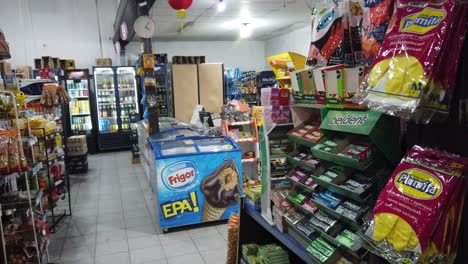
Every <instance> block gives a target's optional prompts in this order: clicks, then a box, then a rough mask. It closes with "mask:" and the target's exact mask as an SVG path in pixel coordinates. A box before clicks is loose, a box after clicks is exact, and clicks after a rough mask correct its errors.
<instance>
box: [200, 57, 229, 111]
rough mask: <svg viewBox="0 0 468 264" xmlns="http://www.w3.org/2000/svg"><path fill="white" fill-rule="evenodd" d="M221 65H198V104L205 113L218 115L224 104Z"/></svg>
mask: <svg viewBox="0 0 468 264" xmlns="http://www.w3.org/2000/svg"><path fill="white" fill-rule="evenodd" d="M223 76H224V75H223V64H222V63H204V64H199V65H198V78H199V83H200V87H199V89H200V104H201V105H203V106H205V109H206V111H208V112H214V113H220V112H221V106H222V105H223V103H224V87H223V85H224V80H223V78H224V77H223Z"/></svg>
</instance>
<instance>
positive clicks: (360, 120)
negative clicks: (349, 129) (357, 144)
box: [330, 115, 369, 126]
mask: <svg viewBox="0 0 468 264" xmlns="http://www.w3.org/2000/svg"><path fill="white" fill-rule="evenodd" d="M368 118H369V116H368V115H365V116H360V117H357V116H353V115H346V116H344V117H338V116H335V117H333V118H332V120H331V121H330V125H352V126H360V125H363V124H364V123H365V122H366V120H367V119H368Z"/></svg>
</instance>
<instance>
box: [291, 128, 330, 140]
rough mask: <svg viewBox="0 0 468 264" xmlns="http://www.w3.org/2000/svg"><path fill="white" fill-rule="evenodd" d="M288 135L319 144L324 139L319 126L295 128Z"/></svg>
mask: <svg viewBox="0 0 468 264" xmlns="http://www.w3.org/2000/svg"><path fill="white" fill-rule="evenodd" d="M288 135H291V136H295V137H298V138H302V139H305V140H308V141H311V142H314V143H316V142H319V141H320V139H321V138H322V136H321V133H320V130H319V128H318V126H315V125H306V126H304V127H303V128H301V127H299V128H295V129H293V130H291V131H290V132H288Z"/></svg>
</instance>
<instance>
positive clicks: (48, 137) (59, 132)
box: [38, 131, 62, 140]
mask: <svg viewBox="0 0 468 264" xmlns="http://www.w3.org/2000/svg"><path fill="white" fill-rule="evenodd" d="M61 133H62V132H61V131H57V132H53V133H50V134H49V135H46V136H45V140H49V139H53V138H55V137H57V136H59V135H61ZM38 139H41V140H44V137H43V136H39V137H38Z"/></svg>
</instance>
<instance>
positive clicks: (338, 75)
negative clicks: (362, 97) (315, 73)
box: [322, 65, 345, 108]
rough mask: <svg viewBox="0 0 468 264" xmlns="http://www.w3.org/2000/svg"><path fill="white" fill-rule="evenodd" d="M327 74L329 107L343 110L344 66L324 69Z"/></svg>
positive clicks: (326, 88) (326, 85)
mask: <svg viewBox="0 0 468 264" xmlns="http://www.w3.org/2000/svg"><path fill="white" fill-rule="evenodd" d="M322 71H323V72H324V73H325V90H326V95H325V98H326V101H327V107H329V108H343V100H344V97H345V96H344V65H336V66H329V67H325V68H322Z"/></svg>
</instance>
